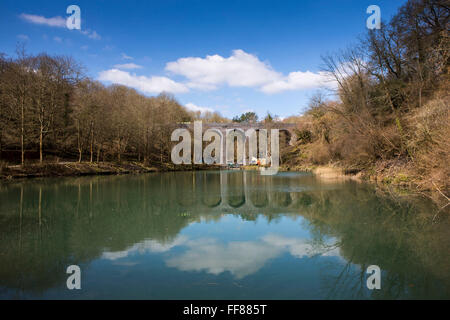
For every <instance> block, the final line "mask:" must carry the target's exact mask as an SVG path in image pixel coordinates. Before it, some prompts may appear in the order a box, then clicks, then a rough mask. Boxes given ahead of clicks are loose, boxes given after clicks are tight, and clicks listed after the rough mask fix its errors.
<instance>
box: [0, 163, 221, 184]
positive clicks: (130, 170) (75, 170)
mask: <svg viewBox="0 0 450 320" xmlns="http://www.w3.org/2000/svg"><path fill="white" fill-rule="evenodd" d="M212 168H214V167H211V166H198V165H196V166H174V165H172V164H164V165H162V166H147V165H145V164H143V163H139V162H126V163H125V162H123V163H114V162H99V163H89V162H81V163H79V162H57V163H45V162H44V163H42V164H38V163H36V164H27V165H24V166H21V165H13V166H9V165H6V164H3V165H2V166H0V179H2V180H9V179H17V178H35V177H63V176H88V175H112V174H140V173H148V172H159V171H183V170H204V169H212Z"/></svg>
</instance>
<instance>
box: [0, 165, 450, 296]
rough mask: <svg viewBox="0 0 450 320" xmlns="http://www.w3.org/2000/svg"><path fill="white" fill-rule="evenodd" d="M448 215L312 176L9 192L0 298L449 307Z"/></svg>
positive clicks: (158, 178) (155, 178)
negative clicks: (372, 280)
mask: <svg viewBox="0 0 450 320" xmlns="http://www.w3.org/2000/svg"><path fill="white" fill-rule="evenodd" d="M448 216H449V215H448V212H443V211H441V212H438V210H437V209H436V208H435V207H434V206H433V205H432V204H431V203H429V202H427V201H426V200H424V199H412V200H411V199H404V198H393V197H392V196H387V195H385V194H381V193H380V192H377V191H376V190H375V189H373V188H372V187H371V186H368V185H365V184H358V183H356V182H342V181H323V180H318V179H317V178H315V177H313V176H311V175H309V174H302V173H280V174H278V175H277V176H260V175H259V174H258V173H256V172H242V171H222V172H216V171H214V172H212V171H207V172H176V173H157V174H148V175H139V176H110V177H83V178H67V179H42V180H30V181H25V182H13V183H8V184H5V183H3V184H0V298H2V299H10V298H22V299H26V298H33V299H35V298H37V299H52V298H62V299H80V298H83V299H84V298H88V299H89V298H113V299H116V298H117V299H122V298H123V299H418V298H444V299H449V298H450V259H449V252H450V250H449V249H450V247H449V243H450V241H449V240H450V236H449V226H450V223H449V218H448ZM72 264H76V265H79V266H80V267H81V272H82V274H81V286H82V289H81V290H68V289H67V287H66V279H67V277H68V275H67V274H66V268H67V266H69V265H72ZM369 265H378V266H380V268H381V270H382V279H381V290H373V291H370V290H368V289H367V288H366V279H367V276H368V275H367V274H366V269H367V267H368V266H369Z"/></svg>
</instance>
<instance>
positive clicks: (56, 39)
mask: <svg viewBox="0 0 450 320" xmlns="http://www.w3.org/2000/svg"><path fill="white" fill-rule="evenodd" d="M53 40H55V41H56V42H59V43H61V42H62V39H61V38H60V37H53Z"/></svg>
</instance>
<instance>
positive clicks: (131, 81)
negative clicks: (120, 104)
mask: <svg viewBox="0 0 450 320" xmlns="http://www.w3.org/2000/svg"><path fill="white" fill-rule="evenodd" d="M98 79H99V80H101V81H109V82H112V83H116V84H121V85H125V86H128V87H131V88H135V89H137V90H140V91H142V92H144V93H160V92H163V91H165V92H171V93H183V92H187V91H189V89H188V88H187V87H186V86H185V85H184V84H182V83H178V82H175V81H173V80H172V79H169V78H167V77H157V76H152V77H146V76H137V75H135V74H130V73H129V72H127V71H122V70H119V69H110V70H106V71H102V72H100V74H99V78H98Z"/></svg>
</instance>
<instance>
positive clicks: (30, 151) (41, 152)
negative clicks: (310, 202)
mask: <svg viewBox="0 0 450 320" xmlns="http://www.w3.org/2000/svg"><path fill="white" fill-rule="evenodd" d="M449 12H450V10H449V8H448V5H446V4H444V1H440V0H409V1H408V2H407V3H406V4H404V5H403V6H402V7H400V8H399V11H398V13H397V14H396V15H395V16H393V17H392V19H391V20H390V21H387V22H383V23H382V26H381V29H379V30H377V29H374V30H369V31H367V33H366V34H365V35H361V37H360V38H359V40H358V41H357V43H356V44H355V45H353V46H351V47H348V48H345V49H343V50H341V51H340V52H338V53H335V54H331V55H327V56H324V57H322V60H323V66H322V71H321V72H323V73H324V74H326V75H328V76H329V77H330V81H331V82H332V83H333V84H334V89H333V90H331V91H330V90H328V91H326V90H323V91H319V92H317V94H315V95H313V96H312V97H311V99H310V102H309V104H308V106H304V108H303V109H302V110H306V111H304V112H302V113H301V114H299V115H293V116H291V117H287V118H284V119H279V118H278V117H277V116H275V115H271V114H270V113H268V114H267V116H266V117H265V118H264V119H262V120H261V123H264V124H265V125H267V127H268V128H269V127H270V125H271V123H273V122H276V121H279V122H286V123H295V124H296V127H297V128H296V129H295V130H294V133H295V137H296V138H297V141H294V142H293V143H292V144H291V145H288V143H287V141H289V139H288V138H289V137H287V136H286V137H284V138H285V139H284V138H282V139H281V141H280V156H281V159H280V163H281V169H282V170H284V171H312V172H315V174H316V175H318V176H322V177H323V178H325V179H327V178H328V179H331V178H335V179H336V178H338V177H345V178H347V177H351V178H352V179H361V180H365V181H371V182H374V183H376V184H378V185H383V186H399V187H402V188H403V187H406V188H409V189H410V190H411V191H413V192H417V193H421V194H425V195H427V196H429V197H431V198H432V199H433V200H435V201H436V202H438V203H440V204H441V206H442V207H443V208H444V207H447V209H448V208H449V207H450V206H447V205H449V204H450V166H449V163H450V138H449V137H450V36H449V29H448V25H449V23H450V21H449ZM16 51H17V52H16V53H17V56H16V57H9V56H7V55H5V54H1V53H0V177H1V178H2V180H5V179H8V178H10V179H12V178H16V177H18V178H23V177H44V176H71V175H90V174H121V173H141V172H155V171H168V170H192V169H194V170H196V169H204V168H206V167H204V166H198V167H192V166H187V167H186V166H184V167H175V166H173V165H172V163H171V159H170V154H171V150H172V147H173V145H174V142H172V141H170V137H171V133H172V132H173V130H175V129H176V128H177V124H179V123H185V122H193V121H195V120H201V121H203V122H205V123H207V122H210V123H224V122H236V123H256V122H258V116H257V115H256V113H254V112H247V113H244V114H242V115H241V116H236V117H234V118H233V119H228V118H225V117H223V116H222V115H221V114H220V113H219V112H214V113H211V112H204V113H201V112H193V111H189V110H188V109H187V108H186V107H185V106H183V105H181V104H180V103H179V102H178V101H177V100H176V99H175V98H174V96H172V95H170V94H167V93H161V94H160V95H158V96H154V97H149V96H145V95H143V94H141V93H139V92H138V91H136V90H134V89H132V88H129V87H126V86H122V85H111V86H105V85H103V84H102V83H100V82H98V81H95V80H93V79H90V78H89V77H86V76H85V74H84V73H83V67H82V66H81V65H80V64H79V63H78V62H77V61H75V60H74V59H73V58H71V57H67V56H50V55H48V54H47V53H41V54H38V55H30V54H27V53H26V50H25V48H24V47H23V46H20V45H19V46H18V47H17V50H16ZM299 111H301V110H299ZM77 161H78V162H77ZM216 168H217V167H216Z"/></svg>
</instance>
